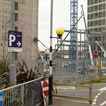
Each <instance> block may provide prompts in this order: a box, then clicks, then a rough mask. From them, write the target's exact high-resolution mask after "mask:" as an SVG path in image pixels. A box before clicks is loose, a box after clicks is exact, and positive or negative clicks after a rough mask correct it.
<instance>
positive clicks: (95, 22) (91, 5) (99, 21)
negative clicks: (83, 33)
mask: <svg viewBox="0 0 106 106" xmlns="http://www.w3.org/2000/svg"><path fill="white" fill-rule="evenodd" d="M88 29H89V30H90V31H102V30H105V29H106V0H88Z"/></svg>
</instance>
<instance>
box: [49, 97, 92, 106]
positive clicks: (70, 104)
mask: <svg viewBox="0 0 106 106" xmlns="http://www.w3.org/2000/svg"><path fill="white" fill-rule="evenodd" d="M49 106H91V104H88V103H84V102H81V101H71V100H66V99H65V100H64V99H61V98H53V105H49Z"/></svg>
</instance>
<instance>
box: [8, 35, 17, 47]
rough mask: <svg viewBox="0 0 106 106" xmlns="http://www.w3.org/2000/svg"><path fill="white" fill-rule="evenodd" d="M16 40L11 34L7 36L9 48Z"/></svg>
mask: <svg viewBox="0 0 106 106" xmlns="http://www.w3.org/2000/svg"><path fill="white" fill-rule="evenodd" d="M15 40H16V37H15V36H14V35H12V34H10V36H9V46H12V42H15Z"/></svg>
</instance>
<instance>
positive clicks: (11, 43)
mask: <svg viewBox="0 0 106 106" xmlns="http://www.w3.org/2000/svg"><path fill="white" fill-rule="evenodd" d="M8 51H9V52H22V32H16V31H9V32H8Z"/></svg>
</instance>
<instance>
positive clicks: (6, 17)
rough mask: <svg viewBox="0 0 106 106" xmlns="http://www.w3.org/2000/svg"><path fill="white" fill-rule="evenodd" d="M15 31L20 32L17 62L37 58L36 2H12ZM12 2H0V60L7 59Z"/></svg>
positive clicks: (35, 0) (22, 0) (33, 0)
mask: <svg viewBox="0 0 106 106" xmlns="http://www.w3.org/2000/svg"><path fill="white" fill-rule="evenodd" d="M14 1H15V3H14V8H15V14H14V21H15V31H19V32H22V52H20V53H15V54H16V56H15V57H16V59H18V60H22V59H23V60H35V59H37V58H38V43H37V42H36V43H34V42H33V38H35V37H38V0H14ZM11 4H12V0H0V60H2V59H5V58H9V54H10V53H9V52H8V49H7V48H8V45H7V44H8V31H9V30H11V15H13V14H12V12H11Z"/></svg>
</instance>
